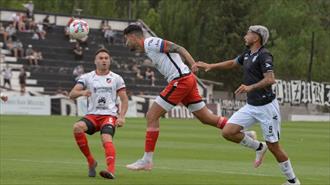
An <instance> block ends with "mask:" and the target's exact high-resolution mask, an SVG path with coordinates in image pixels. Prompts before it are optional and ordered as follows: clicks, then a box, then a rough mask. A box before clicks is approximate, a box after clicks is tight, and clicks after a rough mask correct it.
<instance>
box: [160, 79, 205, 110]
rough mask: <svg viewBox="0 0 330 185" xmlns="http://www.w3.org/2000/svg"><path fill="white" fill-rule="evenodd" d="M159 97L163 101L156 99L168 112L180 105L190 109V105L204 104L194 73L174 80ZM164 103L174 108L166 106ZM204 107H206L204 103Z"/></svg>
mask: <svg viewBox="0 0 330 185" xmlns="http://www.w3.org/2000/svg"><path fill="white" fill-rule="evenodd" d="M159 96H160V98H161V99H162V100H161V99H159V98H158V100H157V98H156V102H157V103H158V104H160V106H162V107H163V108H164V109H165V110H167V111H168V110H169V109H171V108H172V107H173V106H175V105H177V104H179V103H182V104H183V105H185V106H187V107H188V106H189V105H190V104H198V103H201V102H203V100H202V97H201V96H200V95H199V92H198V88H197V80H196V77H195V75H194V74H193V73H191V74H189V75H187V76H184V77H181V78H178V79H174V80H172V81H171V82H170V83H169V84H168V85H167V86H166V87H165V89H164V90H163V91H162V92H161V93H160V95H159ZM164 101H165V102H167V103H168V104H170V105H172V106H167V105H165V104H166V103H165V102H164ZM203 105H205V104H204V102H203Z"/></svg>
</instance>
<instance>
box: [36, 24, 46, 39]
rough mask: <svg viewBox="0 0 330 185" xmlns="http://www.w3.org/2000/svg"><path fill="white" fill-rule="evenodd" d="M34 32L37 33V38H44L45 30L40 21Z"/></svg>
mask: <svg viewBox="0 0 330 185" xmlns="http://www.w3.org/2000/svg"><path fill="white" fill-rule="evenodd" d="M35 33H36V34H37V35H38V39H42V40H44V39H45V38H46V34H47V32H46V31H45V30H44V26H43V25H42V24H41V23H38V24H37V26H36V28H35Z"/></svg>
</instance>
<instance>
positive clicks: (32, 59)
mask: <svg viewBox="0 0 330 185" xmlns="http://www.w3.org/2000/svg"><path fill="white" fill-rule="evenodd" d="M25 55H26V56H25V58H26V59H28V60H29V64H30V65H33V64H35V65H38V58H37V54H36V51H35V50H34V49H33V48H32V45H31V44H29V45H28V48H27V49H26V51H25Z"/></svg>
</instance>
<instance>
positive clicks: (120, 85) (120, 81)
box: [116, 76, 126, 92]
mask: <svg viewBox="0 0 330 185" xmlns="http://www.w3.org/2000/svg"><path fill="white" fill-rule="evenodd" d="M123 89H126V85H125V81H124V79H123V78H122V77H121V76H118V78H117V79H116V91H117V92H118V91H121V90H123Z"/></svg>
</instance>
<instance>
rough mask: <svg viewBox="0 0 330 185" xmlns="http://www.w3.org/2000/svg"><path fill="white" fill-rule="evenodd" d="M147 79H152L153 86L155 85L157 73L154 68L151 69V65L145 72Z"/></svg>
mask: <svg viewBox="0 0 330 185" xmlns="http://www.w3.org/2000/svg"><path fill="white" fill-rule="evenodd" d="M145 79H146V80H150V81H151V86H155V81H156V78H155V73H154V71H153V70H151V68H150V67H147V69H146V72H145Z"/></svg>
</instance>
